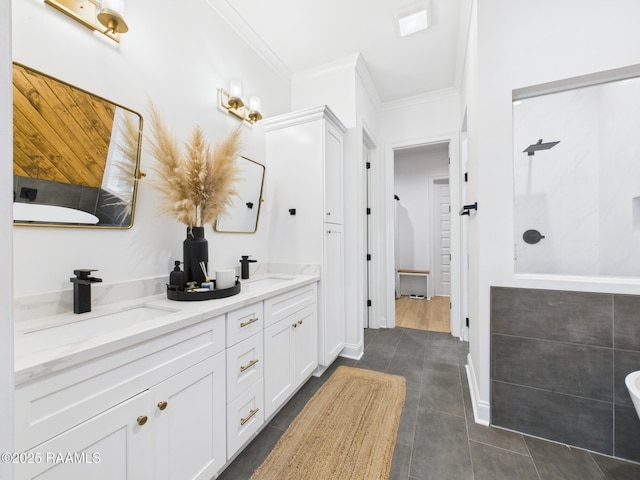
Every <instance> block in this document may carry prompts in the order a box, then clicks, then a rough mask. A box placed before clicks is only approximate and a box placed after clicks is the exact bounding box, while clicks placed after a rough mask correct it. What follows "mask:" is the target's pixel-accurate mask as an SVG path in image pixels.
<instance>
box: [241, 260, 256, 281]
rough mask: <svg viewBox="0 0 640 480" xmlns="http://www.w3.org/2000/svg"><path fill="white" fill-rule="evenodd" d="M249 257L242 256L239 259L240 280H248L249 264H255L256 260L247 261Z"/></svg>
mask: <svg viewBox="0 0 640 480" xmlns="http://www.w3.org/2000/svg"><path fill="white" fill-rule="evenodd" d="M249 257H250V255H242V258H241V259H240V278H241V279H243V280H246V279H248V278H249V263H256V262H257V260H249Z"/></svg>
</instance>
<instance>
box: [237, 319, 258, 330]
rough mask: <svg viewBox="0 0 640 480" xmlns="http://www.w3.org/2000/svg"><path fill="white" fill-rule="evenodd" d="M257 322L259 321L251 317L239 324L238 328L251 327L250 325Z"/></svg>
mask: <svg viewBox="0 0 640 480" xmlns="http://www.w3.org/2000/svg"><path fill="white" fill-rule="evenodd" d="M258 320H260V319H259V318H258V317H253V318H250V319H249V320H247V321H246V322H240V328H242V327H246V326H247V325H251V324H252V323H256V322H257V321H258Z"/></svg>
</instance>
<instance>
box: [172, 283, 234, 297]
mask: <svg viewBox="0 0 640 480" xmlns="http://www.w3.org/2000/svg"><path fill="white" fill-rule="evenodd" d="M241 286H242V285H241V284H240V281H239V280H236V284H235V285H234V286H233V287H229V288H221V289H220V290H209V291H207V292H186V291H185V292H181V291H179V290H169V285H167V298H168V299H169V300H177V301H179V302H193V301H199V300H213V299H215V298H226V297H232V296H233V295H237V294H238V293H240V287H241Z"/></svg>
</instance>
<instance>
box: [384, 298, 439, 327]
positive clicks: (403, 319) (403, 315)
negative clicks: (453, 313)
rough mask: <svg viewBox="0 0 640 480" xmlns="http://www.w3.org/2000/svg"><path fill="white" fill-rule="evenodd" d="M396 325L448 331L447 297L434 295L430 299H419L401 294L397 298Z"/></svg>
mask: <svg viewBox="0 0 640 480" xmlns="http://www.w3.org/2000/svg"><path fill="white" fill-rule="evenodd" d="M396 326H397V327H404V328H414V329H417V330H427V331H430V332H444V333H450V332H451V321H450V309H449V297H445V296H436V297H431V300H427V299H426V298H425V299H422V300H420V299H415V298H411V297H409V296H404V295H403V296H401V297H400V298H397V299H396Z"/></svg>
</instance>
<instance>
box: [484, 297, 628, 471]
mask: <svg viewBox="0 0 640 480" xmlns="http://www.w3.org/2000/svg"><path fill="white" fill-rule="evenodd" d="M634 370H640V296H635V295H614V294H603V293H589V292H565V291H557V290H535V289H526V288H506V287H492V288H491V423H492V424H493V425H496V426H500V427H505V428H509V429H511V430H516V431H519V432H523V433H527V434H530V435H535V436H538V437H542V438H547V439H549V440H554V441H557V442H562V443H566V444H568V445H573V446H576V447H581V448H586V449H589V450H593V451H596V452H600V453H604V454H606V455H613V456H616V457H620V458H625V459H629V460H635V461H640V420H639V419H638V416H637V415H636V412H635V409H634V408H633V404H632V403H631V398H630V397H629V393H628V392H627V389H626V387H625V385H624V378H625V376H626V375H627V374H628V373H629V372H632V371H634Z"/></svg>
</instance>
